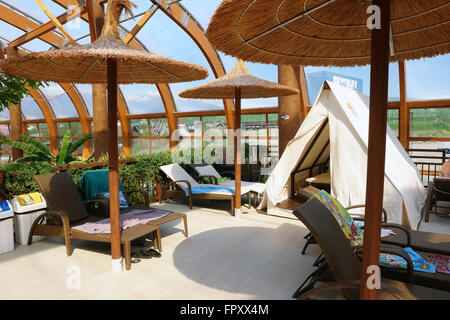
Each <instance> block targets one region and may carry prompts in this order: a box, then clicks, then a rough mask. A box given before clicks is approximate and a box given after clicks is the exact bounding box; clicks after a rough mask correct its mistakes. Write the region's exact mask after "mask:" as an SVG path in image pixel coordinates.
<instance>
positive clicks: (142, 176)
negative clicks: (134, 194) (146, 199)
mask: <svg viewBox="0 0 450 320" xmlns="http://www.w3.org/2000/svg"><path fill="white" fill-rule="evenodd" d="M133 159H134V160H135V161H134V162H132V163H127V164H124V165H122V166H121V167H120V169H119V178H120V181H121V182H122V184H123V186H124V188H125V190H127V191H137V190H142V189H143V190H146V191H148V192H149V193H150V196H151V197H152V196H155V195H156V182H157V181H159V182H160V183H161V185H162V186H163V187H164V186H166V185H167V183H168V182H169V181H168V179H167V177H165V175H164V174H163V173H162V172H161V171H160V170H159V167H160V166H164V165H167V164H171V163H172V157H171V153H170V152H160V153H153V154H150V155H138V156H135V157H133ZM132 200H136V199H132Z"/></svg>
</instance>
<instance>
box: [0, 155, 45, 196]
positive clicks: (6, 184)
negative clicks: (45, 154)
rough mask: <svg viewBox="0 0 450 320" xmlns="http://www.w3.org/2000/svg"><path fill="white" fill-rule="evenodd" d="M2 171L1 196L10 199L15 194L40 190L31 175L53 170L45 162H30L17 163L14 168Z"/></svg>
mask: <svg viewBox="0 0 450 320" xmlns="http://www.w3.org/2000/svg"><path fill="white" fill-rule="evenodd" d="M2 172H3V173H4V177H3V184H2V185H1V186H0V193H1V195H2V197H3V198H5V199H11V198H13V197H14V196H16V195H20V194H25V193H30V192H40V188H39V186H38V184H37V183H36V181H35V180H34V179H33V176H35V175H38V174H48V173H52V172H54V170H53V168H52V167H51V165H50V164H49V163H47V162H32V163H27V165H19V166H18V167H16V170H10V171H2Z"/></svg>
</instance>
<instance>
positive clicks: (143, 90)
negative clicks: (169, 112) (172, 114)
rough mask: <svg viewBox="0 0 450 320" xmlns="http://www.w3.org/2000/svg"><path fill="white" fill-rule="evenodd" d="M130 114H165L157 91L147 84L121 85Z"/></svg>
mask: <svg viewBox="0 0 450 320" xmlns="http://www.w3.org/2000/svg"><path fill="white" fill-rule="evenodd" d="M120 90H121V91H122V94H123V97H124V99H125V101H126V103H127V106H128V112H129V113H130V114H143V113H165V109H164V104H163V102H162V100H161V96H160V94H159V91H158V89H157V88H156V86H154V85H149V84H133V85H121V86H120Z"/></svg>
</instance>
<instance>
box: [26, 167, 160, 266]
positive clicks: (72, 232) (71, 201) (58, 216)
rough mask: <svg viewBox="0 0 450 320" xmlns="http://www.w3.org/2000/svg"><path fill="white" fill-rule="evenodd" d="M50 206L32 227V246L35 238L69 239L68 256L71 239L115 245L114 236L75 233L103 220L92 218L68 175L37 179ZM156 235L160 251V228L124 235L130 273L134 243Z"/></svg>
mask: <svg viewBox="0 0 450 320" xmlns="http://www.w3.org/2000/svg"><path fill="white" fill-rule="evenodd" d="M35 180H36V181H37V183H38V184H39V186H40V187H41V189H42V192H43V194H44V197H45V200H46V202H47V205H48V209H49V210H48V211H47V212H45V213H43V214H41V215H40V216H39V217H38V218H37V219H36V220H35V221H34V222H33V224H32V226H31V229H30V233H29V236H28V245H30V244H31V243H32V239H33V236H48V237H52V236H53V237H61V238H64V239H65V243H66V253H67V256H71V255H72V248H71V239H81V240H89V241H96V242H105V243H110V242H111V234H90V233H86V232H82V231H79V230H76V229H73V228H74V227H76V226H79V225H82V224H84V223H86V222H95V221H99V220H102V219H104V218H102V217H93V216H90V215H89V214H88V212H87V210H86V207H85V205H84V203H83V200H82V199H81V196H80V194H79V193H78V189H77V187H76V185H75V184H74V182H73V180H72V178H71V177H70V176H69V174H68V173H66V172H60V173H53V174H47V175H39V176H35ZM150 233H152V234H153V246H154V247H155V248H157V249H159V250H161V249H162V247H161V235H160V229H159V226H158V225H155V224H139V225H136V226H134V227H131V228H128V229H125V230H123V231H122V232H121V235H120V240H121V244H122V245H123V255H124V257H125V266H126V269H127V270H129V269H131V241H133V240H136V239H139V238H142V237H143V236H145V235H148V234H150Z"/></svg>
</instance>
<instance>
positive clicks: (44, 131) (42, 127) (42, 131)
mask: <svg viewBox="0 0 450 320" xmlns="http://www.w3.org/2000/svg"><path fill="white" fill-rule="evenodd" d="M39 133H40V135H41V137H49V136H50V133H49V132H48V126H47V124H46V123H39Z"/></svg>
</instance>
